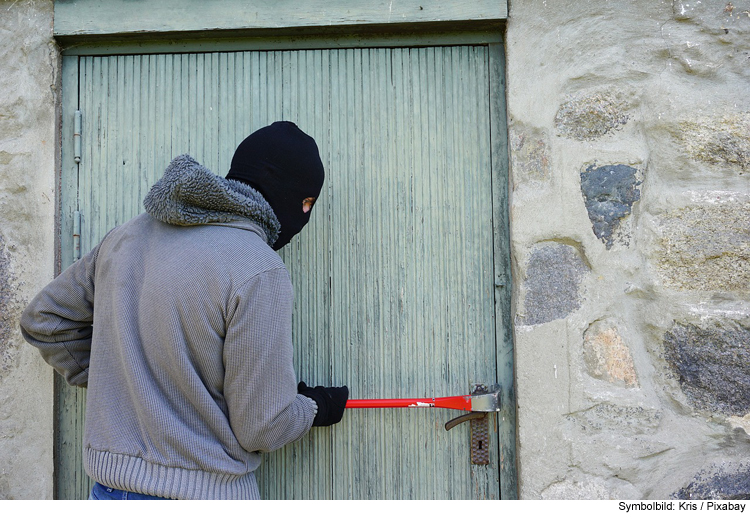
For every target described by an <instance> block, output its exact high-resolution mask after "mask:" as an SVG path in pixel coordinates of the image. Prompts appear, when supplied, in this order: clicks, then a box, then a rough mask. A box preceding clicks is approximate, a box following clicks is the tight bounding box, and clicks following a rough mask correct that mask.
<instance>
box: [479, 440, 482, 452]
mask: <svg viewBox="0 0 750 528" xmlns="http://www.w3.org/2000/svg"><path fill="white" fill-rule="evenodd" d="M479 450H480V451H481V450H482V441H481V440H480V441H479Z"/></svg>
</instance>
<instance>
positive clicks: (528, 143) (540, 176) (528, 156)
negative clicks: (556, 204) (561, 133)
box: [509, 125, 551, 185]
mask: <svg viewBox="0 0 750 528" xmlns="http://www.w3.org/2000/svg"><path fill="white" fill-rule="evenodd" d="M509 132H510V148H511V151H512V152H513V155H512V156H511V159H510V161H511V166H512V168H513V180H514V183H515V184H516V185H517V184H518V183H526V182H547V181H549V179H550V173H551V171H550V167H551V165H550V154H549V141H548V139H547V134H546V132H545V131H539V130H533V129H526V128H524V127H520V126H518V125H516V126H515V127H514V128H512V129H511V130H510V131H509Z"/></svg>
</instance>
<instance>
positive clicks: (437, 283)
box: [57, 43, 515, 499]
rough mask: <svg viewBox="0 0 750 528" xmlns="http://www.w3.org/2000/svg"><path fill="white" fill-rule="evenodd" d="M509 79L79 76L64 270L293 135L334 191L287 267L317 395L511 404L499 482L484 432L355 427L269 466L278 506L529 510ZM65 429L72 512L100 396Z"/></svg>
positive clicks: (278, 66) (255, 62) (276, 61)
mask: <svg viewBox="0 0 750 528" xmlns="http://www.w3.org/2000/svg"><path fill="white" fill-rule="evenodd" d="M502 64H503V59H502V47H501V45H500V44H499V43H498V44H490V45H487V44H482V45H465V46H455V45H452V46H435V47H421V48H410V47H379V48H349V49H313V50H292V51H288V50H287V51H237V52H215V53H181V54H151V55H119V56H118V55H112V56H81V57H75V56H66V57H65V61H64V68H63V70H64V101H63V114H64V116H63V117H64V120H65V121H66V123H67V122H69V120H72V121H71V122H73V121H74V120H75V112H76V111H79V112H80V114H79V115H80V123H81V131H82V133H81V136H80V137H81V140H80V147H76V145H75V142H74V139H75V138H74V137H73V134H72V132H74V129H73V127H72V126H71V127H70V130H69V131H66V132H64V138H63V139H64V144H63V171H62V180H63V182H62V183H63V198H62V202H63V206H62V232H63V243H62V245H61V247H62V260H63V265H68V264H70V262H72V261H73V259H74V258H76V250H75V249H74V247H75V246H74V245H73V244H67V243H66V237H67V236H69V235H68V234H70V233H72V232H73V231H76V230H77V231H78V232H77V233H75V234H76V235H78V240H79V241H80V252H81V254H83V253H85V252H86V251H88V250H90V249H91V248H92V247H93V246H94V245H95V244H96V243H97V242H98V241H99V240H100V239H101V237H102V236H104V234H105V233H106V232H107V231H108V230H109V229H111V228H112V227H114V226H115V225H118V224H120V223H123V222H125V221H126V220H128V219H129V218H131V217H132V216H134V215H136V214H139V213H140V212H142V205H141V202H142V200H143V197H144V195H145V194H146V192H147V191H148V189H149V187H150V186H151V185H152V184H153V183H154V182H155V181H156V180H157V179H158V178H159V177H160V176H161V174H162V172H163V170H164V168H165V167H166V166H167V164H168V163H169V161H170V160H171V159H172V158H173V157H174V156H177V155H179V154H182V153H189V154H190V155H192V156H193V157H194V158H196V159H197V160H198V161H199V162H200V163H201V164H203V165H204V166H206V167H208V168H209V169H211V170H212V171H214V172H215V173H217V174H219V175H224V174H226V171H227V169H228V167H229V163H230V161H231V157H232V154H233V152H234V148H235V146H236V145H237V144H238V142H239V141H241V140H242V139H243V138H244V137H245V136H246V135H247V134H249V133H250V132H252V131H254V130H256V129H257V128H259V127H262V126H265V125H267V124H269V123H271V122H273V121H277V120H290V121H294V122H296V123H297V124H298V125H299V126H300V128H301V129H302V130H304V131H306V132H307V133H308V134H310V135H311V136H313V137H314V138H315V139H316V141H317V143H318V145H319V148H320V151H321V156H322V158H323V163H324V165H325V167H326V173H327V179H326V184H325V187H324V190H323V194H322V196H321V198H320V199H319V201H318V204H317V205H316V208H315V211H314V214H313V215H312V221H311V222H310V224H309V225H308V227H307V228H306V229H305V230H304V231H303V232H302V234H301V235H300V236H298V237H297V238H296V239H295V240H294V241H293V242H292V243H291V244H290V245H289V246H287V247H286V248H284V249H283V250H282V252H281V254H282V257H283V259H284V261H285V263H286V264H287V266H288V268H289V271H290V274H291V277H292V281H293V283H294V286H295V313H294V344H295V351H296V352H295V354H296V356H295V359H296V366H297V372H298V375H299V377H300V379H302V380H304V381H306V382H307V383H308V384H323V385H341V384H347V385H348V386H349V388H350V391H351V397H352V398H399V397H422V396H448V395H455V394H465V393H467V392H468V391H469V390H470V388H471V387H472V384H474V383H485V384H492V383H498V382H500V383H501V384H502V385H503V389H504V401H503V403H504V410H503V412H502V413H498V414H497V415H493V416H492V418H491V421H490V431H491V437H492V439H491V453H490V463H489V464H487V465H473V464H472V463H471V460H470V453H469V450H470V440H469V427H468V426H467V425H461V426H458V427H456V428H455V429H453V430H451V431H445V430H444V424H445V422H447V421H448V420H450V419H451V418H454V417H456V416H457V415H458V414H459V412H458V411H450V410H440V409H391V410H379V409H375V410H364V409H362V410H349V411H347V413H346V415H345V417H344V420H343V421H342V422H341V423H340V424H338V425H337V426H335V427H331V428H316V429H314V430H313V431H312V432H311V434H310V435H308V436H307V437H305V438H304V439H302V440H301V441H299V442H298V443H296V444H293V445H290V446H287V447H286V448H284V449H282V450H279V451H277V452H275V453H271V454H268V455H267V456H266V457H264V463H263V465H262V466H261V468H260V470H259V471H258V473H257V476H258V481H259V485H260V487H261V494H262V496H263V498H267V499H284V498H288V499H349V498H351V499H473V498H489V499H496V498H500V497H501V496H503V497H508V498H513V497H514V496H515V467H514V426H513V424H514V416H515V412H514V405H515V404H514V401H513V397H512V394H513V391H512V379H513V378H512V351H511V345H510V337H509V336H510V329H509V318H508V313H509V308H510V307H509V295H508V294H509V290H510V284H509V277H510V274H509V270H508V240H507V237H508V235H507V220H506V217H507V213H506V202H507V189H506V178H507V174H506V167H507V163H506V157H507V152H506V147H505V145H506V130H505V114H504V109H503V108H504V107H503V99H504V96H503V78H502V75H503V72H502ZM77 151H78V153H79V154H80V161H79V162H76V160H75V154H76V152H77ZM78 219H79V220H78ZM79 227H80V228H79ZM58 409H59V411H58V442H57V446H58V448H57V453H58V477H57V482H58V488H57V489H58V497H60V498H84V497H85V496H87V494H88V487H89V486H90V483H89V482H88V480H87V479H86V478H85V476H84V475H83V474H82V471H81V469H80V462H81V461H80V458H81V456H80V438H81V436H82V423H83V413H84V409H85V391H80V390H71V389H69V388H67V387H64V386H62V385H61V386H60V387H59V390H58Z"/></svg>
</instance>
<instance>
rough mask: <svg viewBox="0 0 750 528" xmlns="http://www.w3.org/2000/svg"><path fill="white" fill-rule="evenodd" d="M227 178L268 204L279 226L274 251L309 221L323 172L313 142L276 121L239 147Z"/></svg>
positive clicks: (286, 124)
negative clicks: (239, 183) (252, 190)
mask: <svg viewBox="0 0 750 528" xmlns="http://www.w3.org/2000/svg"><path fill="white" fill-rule="evenodd" d="M227 178H229V179H232V180H237V181H240V182H242V183H246V184H248V185H250V186H251V187H252V188H254V189H255V190H257V191H258V192H260V193H261V194H262V195H263V197H264V198H265V199H266V201H267V202H268V203H269V205H270V206H271V208H272V209H273V212H274V213H275V214H276V217H277V218H278V219H279V223H280V224H281V233H280V234H279V238H278V240H276V243H274V245H273V249H275V250H278V249H280V248H282V247H283V246H285V245H286V244H287V243H288V242H289V241H290V240H291V239H292V237H293V236H294V235H296V234H297V233H299V232H300V231H301V230H302V228H303V227H305V224H307V222H308V220H310V209H311V208H312V204H313V203H314V202H315V200H316V199H317V198H318V196H319V195H320V190H321V188H322V187H323V180H324V178H325V171H324V169H323V162H322V161H321V160H320V154H319V153H318V146H317V145H316V144H315V140H314V139H313V138H311V137H310V136H308V135H307V134H305V133H304V132H302V131H301V130H300V129H299V128H298V127H297V125H295V124H294V123H291V122H289V121H277V122H276V123H273V124H271V125H268V126H267V127H263V128H261V129H259V130H256V131H255V132H253V133H252V134H250V135H249V136H248V137H246V138H245V139H244V140H243V141H242V143H240V145H239V146H238V147H237V150H236V151H235V152H234V157H233V158H232V165H231V167H230V168H229V172H228V173H227Z"/></svg>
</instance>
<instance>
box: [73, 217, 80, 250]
mask: <svg viewBox="0 0 750 528" xmlns="http://www.w3.org/2000/svg"><path fill="white" fill-rule="evenodd" d="M80 258H81V211H73V261H74V262H75V261H76V260H78V259H80Z"/></svg>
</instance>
